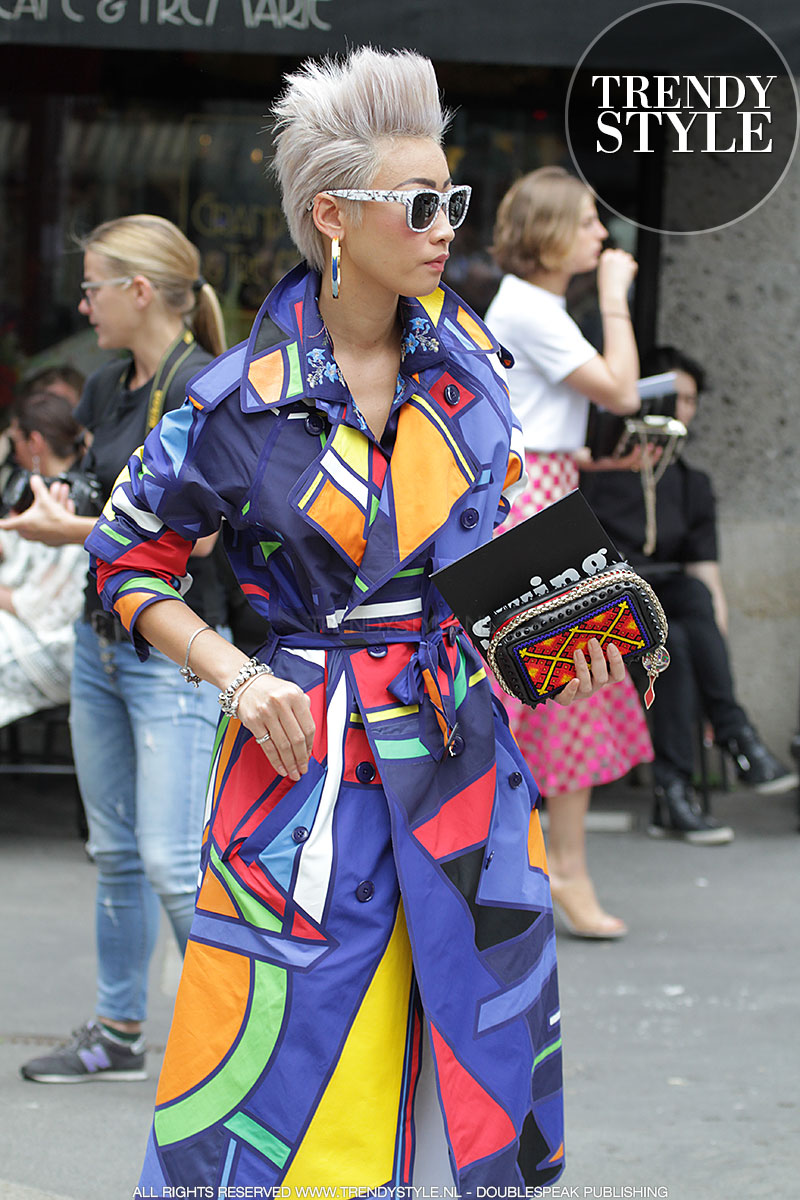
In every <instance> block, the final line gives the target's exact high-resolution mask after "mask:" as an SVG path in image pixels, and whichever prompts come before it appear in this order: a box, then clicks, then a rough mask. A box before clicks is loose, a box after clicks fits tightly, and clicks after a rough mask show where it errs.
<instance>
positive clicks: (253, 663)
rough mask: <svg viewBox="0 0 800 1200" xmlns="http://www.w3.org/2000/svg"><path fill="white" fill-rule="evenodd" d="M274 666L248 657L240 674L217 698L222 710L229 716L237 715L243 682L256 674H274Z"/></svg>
mask: <svg viewBox="0 0 800 1200" xmlns="http://www.w3.org/2000/svg"><path fill="white" fill-rule="evenodd" d="M274 674H275V672H274V671H273V670H272V667H268V666H267V664H266V663H262V662H259V661H258V659H257V658H251V659H248V661H247V662H246V663H245V664H244V666H243V667H242V668H241V670H240V671H239V673H238V675H236V676H235V678H234V679H232V680H231V682H230V683H229V684H228V686H227V687H226V688H225V690H224V691H222V692H220V694H219V696H218V697H217V699H218V700H219V706H220V708H221V709H222V711H223V712H224V713H225V715H226V716H228V717H235V716H236V710H237V708H238V706H239V697H238V696H237V695H236V692H237V691H238V689H239V688H240V687H241V686H242V684H243V683H244V682H245V681H246V680H248V679H252V678H253V677H254V676H255V675H274Z"/></svg>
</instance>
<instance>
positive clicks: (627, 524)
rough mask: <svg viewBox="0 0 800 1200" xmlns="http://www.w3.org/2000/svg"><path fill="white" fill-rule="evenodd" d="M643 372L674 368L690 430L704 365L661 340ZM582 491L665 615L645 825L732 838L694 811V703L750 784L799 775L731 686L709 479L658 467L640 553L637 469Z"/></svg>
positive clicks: (781, 784)
mask: <svg viewBox="0 0 800 1200" xmlns="http://www.w3.org/2000/svg"><path fill="white" fill-rule="evenodd" d="M645 369H646V370H647V371H648V372H653V373H655V372H663V371H674V372H675V375H676V380H677V382H676V385H675V387H676V400H675V417H676V418H677V419H678V420H679V421H681V422H682V423H683V424H684V425H685V426H686V427H687V428H688V426H689V425H690V423H691V421H692V420H693V419H694V416H695V414H696V412H697V401H698V395H699V393H700V392H701V391H702V390H703V386H704V381H705V377H704V372H703V370H702V368H701V367H700V366H698V365H697V363H695V362H693V361H692V360H691V359H690V358H688V357H687V356H686V355H684V354H682V353H681V352H680V351H678V350H675V349H673V348H672V347H670V346H663V347H658V348H656V349H655V350H653V351H652V352H651V355H650V356H649V357H648V360H647V362H646V367H645ZM581 490H582V491H583V492H584V495H585V496H586V499H587V500H588V501H589V503H590V504H591V506H592V508H593V509H594V511H595V513H596V514H597V516H598V518H599V520H600V521H601V523H602V524H603V526H604V528H605V529H606V530H607V532H608V534H609V536H610V537H611V538H612V540H613V541H614V543H615V545H616V546H617V548H618V550H619V551H620V553H621V554H622V555H623V556H624V557H626V558H627V559H628V561H629V562H630V563H631V564H632V565H633V566H635V567H636V569H637V570H638V571H639V572H640V573H641V574H642V575H644V576H645V577H646V578H647V579H648V581H649V582H650V583H651V585H652V587H653V589H654V590H655V592H656V593H657V595H658V598H659V600H660V601H661V604H662V606H663V608H664V611H665V613H666V616H667V620H668V621H669V630H670V631H669V637H668V640H667V649H668V650H669V653H670V660H671V661H670V667H669V669H668V670H667V671H665V672H664V674H663V675H661V676H660V677H659V681H658V695H657V698H656V703H655V704H654V705H653V708H652V710H651V715H652V738H653V749H654V753H655V758H654V762H653V779H654V784H655V793H654V809H653V820H652V823H651V825H650V827H649V830H648V832H649V833H650V834H651V835H652V836H654V837H665V836H670V835H671V836H675V837H679V838H682V839H683V840H684V841H687V842H691V843H696V844H701V845H718V844H722V843H724V842H730V841H732V839H733V830H732V829H731V828H730V827H729V826H727V825H721V824H720V823H719V822H718V821H715V820H714V818H713V817H710V816H708V815H707V814H705V813H704V812H703V811H702V809H701V807H700V805H699V804H698V802H697V798H696V796H695V793H694V790H693V788H692V784H691V779H692V774H693V771H694V728H695V712H696V709H697V704H698V703H699V705H700V707H701V709H702V712H703V714H704V715H705V716H706V717H707V718H708V720H709V722H710V723H711V727H712V729H713V731H714V739H715V741H716V743H717V744H718V745H720V746H721V747H723V749H725V750H726V751H727V752H728V753H729V754H730V755H731V758H732V759H733V763H734V767H735V769H736V773H737V775H738V777H739V779H740V780H741V781H742V782H743V783H744V784H746V785H747V786H748V787H750V788H752V789H753V790H754V791H756V792H758V793H759V794H762V795H774V794H778V793H780V792H786V791H788V790H789V789H790V788H792V787H794V786H795V785H796V784H797V782H798V777H797V774H796V773H795V772H793V771H790V770H789V769H788V768H786V767H785V766H784V765H783V764H782V763H781V762H780V761H779V760H778V759H777V758H776V757H775V756H774V755H773V754H772V753H771V751H770V750H768V749H767V747H766V746H765V745H764V743H763V742H762V741H761V739H760V737H759V736H758V734H757V732H756V730H755V729H754V727H753V725H752V723H751V721H750V720H749V718H748V716H747V713H746V712H745V711H744V709H743V708H742V706H741V705H740V704H739V702H738V700H737V698H736V695H735V692H734V684H733V679H732V676H731V667H730V660H729V657H728V647H727V644H726V641H725V637H726V634H727V607H726V603H725V594H724V591H723V588H722V581H721V577H720V572H719V565H718V562H717V523H716V505H715V501H714V494H713V491H712V488H711V481H710V479H709V477H708V475H706V474H705V473H704V472H702V471H698V470H696V469H695V468H693V467H690V466H688V464H687V463H686V462H684V461H683V459H681V458H677V459H676V460H675V461H673V462H672V463H671V464H670V465H669V466H668V467H667V468H666V470H665V471H664V473H663V475H662V476H661V478H660V479H659V481H658V483H657V485H656V488H655V521H656V526H655V544H654V546H653V548H652V550H651V551H650V552H649V553H648V554H645V553H644V552H643V546H644V545H645V540H646V536H647V524H648V522H647V514H646V502H645V494H644V490H643V488H642V484H641V480H640V478H639V476H638V475H637V474H635V473H633V472H631V471H600V472H596V471H595V472H591V473H587V474H584V475H582V476H581ZM649 549H650V548H649V547H648V550H649Z"/></svg>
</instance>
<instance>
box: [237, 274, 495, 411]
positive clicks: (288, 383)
mask: <svg viewBox="0 0 800 1200" xmlns="http://www.w3.org/2000/svg"><path fill="white" fill-rule="evenodd" d="M319 289H320V277H319V275H318V274H317V272H316V271H312V270H311V269H310V268H309V267H308V266H307V265H306V264H305V263H301V264H300V265H299V266H297V267H295V268H294V269H293V270H292V271H290V272H289V273H288V275H285V276H284V277H283V279H281V281H280V282H279V283H278V284H276V285H275V287H274V288H273V289H272V291H271V292H270V294H269V295H268V296H267V298H266V300H265V301H264V303H263V305H262V306H261V309H260V310H259V312H258V315H257V316H256V319H255V321H254V323H253V328H252V330H251V332H250V337H249V338H248V341H247V348H246V352H245V358H244V366H243V371H242V378H241V391H240V396H241V407H242V410H243V411H244V412H256V411H263V409H264V408H279V407H281V406H282V405H284V404H288V403H296V402H297V401H298V400H301V399H305V400H306V401H307V403H309V404H310V405H313V406H316V407H317V408H320V409H323V410H324V411H327V412H328V415H329V416H330V417H331V418H332V419H333V420H337V419H339V418H340V417H341V414H342V409H346V408H347V404H348V399H349V392H348V389H347V385H346V383H345V381H344V378H343V376H342V373H341V371H340V370H339V367H338V364H337V362H336V360H335V358H334V357H333V351H332V347H331V342H330V338H329V337H328V333H327V330H326V329H325V325H324V323H323V321H322V317H321V316H320V311H319V303H318V297H319ZM400 317H401V320H402V324H403V338H402V343H401V362H400V374H399V376H398V390H397V403H400V402H402V399H403V395H404V392H407V389H405V388H404V387H403V386H402V385H403V382H404V380H405V381H407V380H409V379H412V378H414V377H416V376H418V375H419V373H420V372H421V371H424V370H428V369H429V368H430V367H435V366H437V365H438V364H444V363H445V362H446V361H447V360H448V358H450V357H451V356H452V354H453V353H454V352H456V351H458V352H460V353H461V354H464V353H466V354H484V355H485V354H489V353H494V352H496V351H497V350H498V349H499V347H498V343H497V342H496V341H495V339H494V338H493V337H492V335H491V334H490V333H489V331H488V329H487V328H486V326H485V325H484V324H483V322H482V321H481V320H480V319H479V318H478V317H477V316H476V315H475V313H473V312H472V311H471V310H470V309H469V307H468V306H467V305H466V304H464V303H463V301H462V300H460V299H459V297H458V296H457V295H456V294H455V292H453V291H451V290H450V288H448V287H447V286H446V285H445V284H441V285H440V286H439V287H438V288H436V290H435V291H434V292H431V294H430V295H429V296H420V297H410V296H402V297H401V298H400ZM276 330H277V334H278V336H277V337H276ZM281 333H282V334H283V335H284V338H283V339H281V338H280V334H281ZM265 343H266V348H260V347H264V345H265Z"/></svg>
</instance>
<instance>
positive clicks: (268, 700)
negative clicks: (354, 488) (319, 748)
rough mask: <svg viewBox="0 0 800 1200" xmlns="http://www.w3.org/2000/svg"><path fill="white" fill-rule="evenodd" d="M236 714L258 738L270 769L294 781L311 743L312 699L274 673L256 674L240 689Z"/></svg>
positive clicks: (304, 764) (305, 763) (304, 766)
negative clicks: (241, 690) (244, 688)
mask: <svg viewBox="0 0 800 1200" xmlns="http://www.w3.org/2000/svg"><path fill="white" fill-rule="evenodd" d="M237 715H238V717H239V720H240V721H241V722H242V724H243V725H245V726H246V728H247V729H249V730H250V732H251V733H252V734H253V736H254V737H255V738H257V739H261V738H263V737H264V734H265V733H268V734H269V737H268V738H267V740H266V741H260V742H259V745H260V746H261V749H262V750H263V751H264V753H265V754H266V756H267V758H268V759H269V761H270V764H271V765H272V767H273V769H274V770H275V771H277V772H278V774H279V775H288V776H289V778H290V779H293V780H294V781H295V782H297V780H298V779H300V776H301V775H305V773H306V771H307V770H308V760H309V758H310V757H311V750H312V748H313V745H314V721H313V718H312V716H311V703H310V701H309V699H308V696H307V695H306V694H305V692H304V691H303V689H302V688H299V687H298V686H297V684H296V683H291V682H290V680H288V679H280V678H279V677H278V676H277V675H257V676H256V677H255V678H254V679H253V681H252V683H249V684H248V685H247V690H246V691H244V692H243V693H242V697H241V700H240V701H239V708H238V712H237Z"/></svg>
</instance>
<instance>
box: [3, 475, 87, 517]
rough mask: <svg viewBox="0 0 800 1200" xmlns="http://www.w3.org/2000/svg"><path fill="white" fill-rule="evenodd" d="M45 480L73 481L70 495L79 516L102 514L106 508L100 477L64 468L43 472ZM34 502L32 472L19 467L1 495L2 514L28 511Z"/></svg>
mask: <svg viewBox="0 0 800 1200" xmlns="http://www.w3.org/2000/svg"><path fill="white" fill-rule="evenodd" d="M43 479H44V482H45V484H46V485H47V486H48V487H49V486H50V484H51V483H66V484H69V495H70V499H71V500H72V503H73V504H74V505H75V512H76V514H77V516H79V517H99V516H100V513H101V512H102V511H103V488H102V486H101V484H100V480H99V479H97V478H95V476H94V475H91V474H88V473H83V472H80V471H64V472H63V474H61V475H53V476H43ZM32 504H33V491H32V489H31V472H30V471H26V470H25V468H24V467H16V468H15V469H14V470H13V471H12V472H11V474H10V475H9V477H8V479H7V480H6V483H5V486H4V488H3V492H2V495H0V516H4V517H7V516H8V514H9V513H12V512H14V513H21V512H25V509H26V508H30V506H31V505H32Z"/></svg>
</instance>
